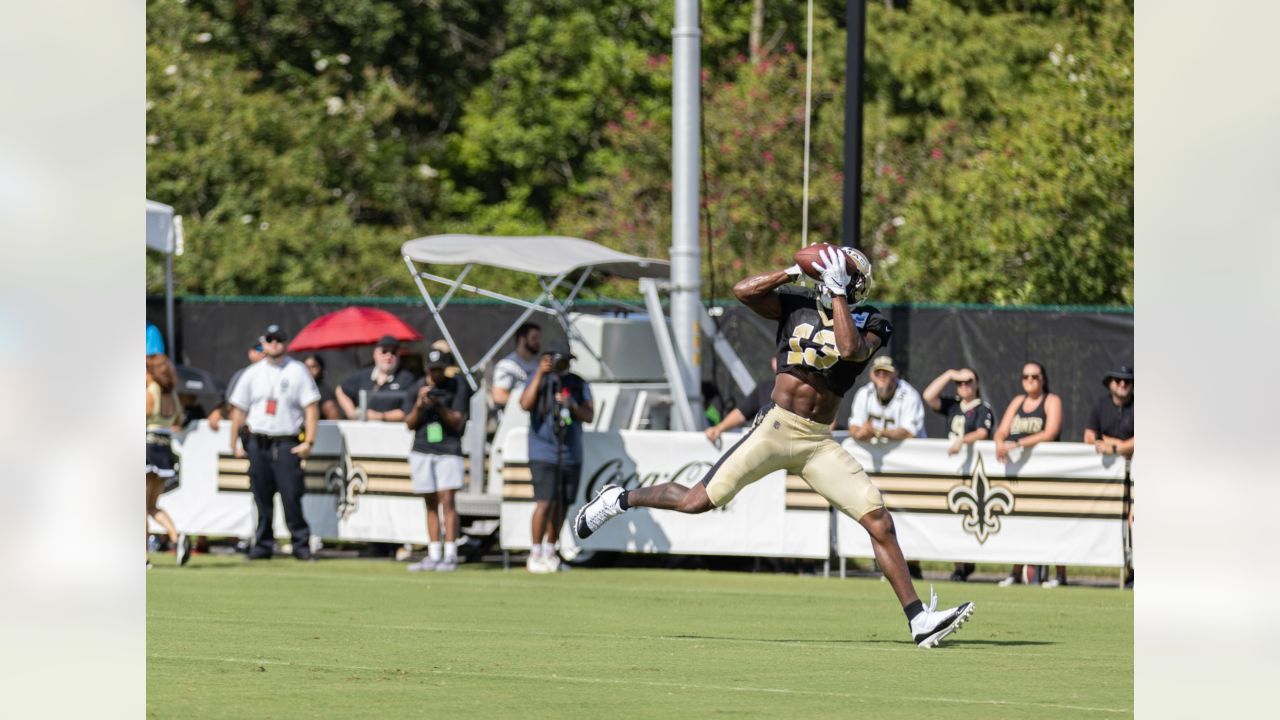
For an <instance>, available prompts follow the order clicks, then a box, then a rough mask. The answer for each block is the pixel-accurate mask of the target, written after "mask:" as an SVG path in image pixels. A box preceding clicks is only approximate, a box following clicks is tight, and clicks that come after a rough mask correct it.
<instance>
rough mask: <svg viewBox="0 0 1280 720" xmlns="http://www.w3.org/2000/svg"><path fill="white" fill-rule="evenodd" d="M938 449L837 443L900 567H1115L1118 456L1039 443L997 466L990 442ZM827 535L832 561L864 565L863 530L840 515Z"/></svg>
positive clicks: (1120, 494) (941, 443)
mask: <svg viewBox="0 0 1280 720" xmlns="http://www.w3.org/2000/svg"><path fill="white" fill-rule="evenodd" d="M947 445H948V441H946V440H908V441H904V442H898V443H888V444H883V445H863V444H861V443H857V442H855V441H853V440H846V441H845V442H844V448H845V450H846V451H848V452H849V453H850V454H852V455H853V456H854V457H855V458H857V460H858V462H860V463H862V465H863V467H865V468H866V469H867V472H868V473H870V474H871V475H872V480H873V481H874V482H875V483H876V486H877V487H879V488H880V491H881V493H882V494H883V495H884V497H885V504H886V506H887V507H888V508H889V510H890V511H891V512H892V513H893V518H894V523H895V525H896V526H897V531H898V542H899V544H901V546H902V551H903V554H905V555H906V556H907V558H908V559H921V560H926V559H927V560H955V561H969V562H1009V563H1034V564H1057V563H1061V564H1074V565H1100V566H1113V567H1118V566H1121V565H1123V564H1124V549H1123V547H1124V546H1123V538H1122V530H1123V522H1122V517H1123V512H1124V489H1125V461H1124V458H1118V457H1116V456H1106V455H1098V454H1097V453H1096V452H1095V451H1094V449H1093V446H1092V445H1085V444H1083V443H1044V444H1041V445H1037V446H1036V447H1034V448H1032V449H1030V450H1026V451H1020V450H1019V451H1014V453H1011V454H1010V456H1009V460H1010V462H1009V463H1008V464H1003V463H1001V462H999V461H998V460H996V456H995V445H994V444H993V443H991V442H985V441H984V442H979V443H975V444H974V445H973V446H971V447H969V448H966V450H965V451H964V452H961V453H960V454H958V455H952V456H948V455H947V450H946V449H947ZM836 534H837V540H838V551H839V555H840V556H841V557H872V555H873V553H872V550H871V543H870V540H869V539H868V537H867V533H866V531H864V530H863V529H862V527H861V526H859V525H858V524H857V523H856V522H854V521H853V520H851V519H850V518H848V517H846V516H844V515H843V514H841V515H839V516H838V517H837V520H836Z"/></svg>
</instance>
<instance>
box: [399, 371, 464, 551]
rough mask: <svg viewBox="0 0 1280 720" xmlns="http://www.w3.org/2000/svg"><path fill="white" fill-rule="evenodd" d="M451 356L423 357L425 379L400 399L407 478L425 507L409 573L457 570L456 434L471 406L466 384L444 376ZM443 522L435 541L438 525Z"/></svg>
mask: <svg viewBox="0 0 1280 720" xmlns="http://www.w3.org/2000/svg"><path fill="white" fill-rule="evenodd" d="M453 365H454V361H453V355H452V354H450V353H449V352H447V351H443V350H441V349H439V348H437V347H434V346H433V347H432V349H431V351H430V352H428V353H427V376H426V377H424V378H423V379H422V380H420V381H419V382H418V383H416V384H415V385H414V386H413V387H412V388H411V391H410V394H409V399H408V400H406V401H405V404H404V411H405V414H406V415H405V424H406V425H408V426H409V429H410V430H412V431H413V448H412V449H411V450H410V451H409V477H410V481H411V483H412V485H413V492H414V493H416V494H418V495H421V496H423V499H424V500H425V501H426V504H427V536H428V538H429V539H430V542H429V544H428V545H427V556H426V557H425V558H423V559H422V560H421V561H419V562H416V563H413V564H411V565H410V566H409V571H410V572H418V571H424V570H435V571H438V572H447V571H450V570H455V569H457V567H458V509H457V506H456V505H455V504H454V498H453V496H454V493H455V492H456V491H457V490H458V489H459V488H461V487H462V480H463V475H464V474H465V472H466V467H465V465H464V464H463V459H462V433H463V431H464V430H465V429H466V427H467V416H468V414H469V411H470V408H471V386H470V385H468V384H467V383H466V382H465V381H463V382H459V380H458V378H457V377H449V374H448V369H449V368H450V367H453ZM442 522H443V524H444V533H443V535H444V542H443V543H441V532H440V525H441V523H442Z"/></svg>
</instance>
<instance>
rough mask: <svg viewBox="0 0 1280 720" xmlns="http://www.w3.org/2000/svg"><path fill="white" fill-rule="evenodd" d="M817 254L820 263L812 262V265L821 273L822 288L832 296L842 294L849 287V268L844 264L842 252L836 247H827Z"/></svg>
mask: <svg viewBox="0 0 1280 720" xmlns="http://www.w3.org/2000/svg"><path fill="white" fill-rule="evenodd" d="M819 255H820V256H821V257H822V264H821V265H819V264H818V263H814V264H813V267H814V269H815V270H817V271H818V272H820V273H822V289H823V290H825V291H826V292H827V293H829V294H830V295H831V296H832V297H834V296H836V295H844V293H845V290H846V288H848V287H849V268H847V267H846V266H845V264H844V262H845V261H844V258H845V255H844V253H843V252H840V250H838V249H836V248H827V249H825V250H823V251H822V252H820V253H819Z"/></svg>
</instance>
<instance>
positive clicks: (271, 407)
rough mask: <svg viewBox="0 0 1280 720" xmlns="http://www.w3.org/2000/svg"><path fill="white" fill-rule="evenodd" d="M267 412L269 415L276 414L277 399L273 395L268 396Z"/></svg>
mask: <svg viewBox="0 0 1280 720" xmlns="http://www.w3.org/2000/svg"><path fill="white" fill-rule="evenodd" d="M267 414H268V415H275V414H276V399H275V398H273V397H271V398H267Z"/></svg>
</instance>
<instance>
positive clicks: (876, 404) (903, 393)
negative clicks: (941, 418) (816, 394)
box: [849, 378, 925, 437]
mask: <svg viewBox="0 0 1280 720" xmlns="http://www.w3.org/2000/svg"><path fill="white" fill-rule="evenodd" d="M868 417H869V418H871V427H873V428H876V429H877V430H890V429H892V428H906V429H907V430H908V431H910V432H911V434H912V435H913V436H915V437H925V432H924V400H923V399H922V398H921V397H920V393H919V392H918V391H917V390H916V389H915V388H913V387H911V385H910V383H908V382H907V381H906V380H903V379H901V378H899V379H898V389H897V391H895V392H894V393H893V397H892V398H890V400H889V403H888V404H887V405H886V404H882V403H881V402H880V397H879V396H878V395H876V386H875V383H867V384H866V385H863V386H862V387H860V388H858V391H857V392H856V393H854V395H853V409H852V411H851V412H850V414H849V424H850V425H862V424H863V423H865V422H866V421H867V418H868Z"/></svg>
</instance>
